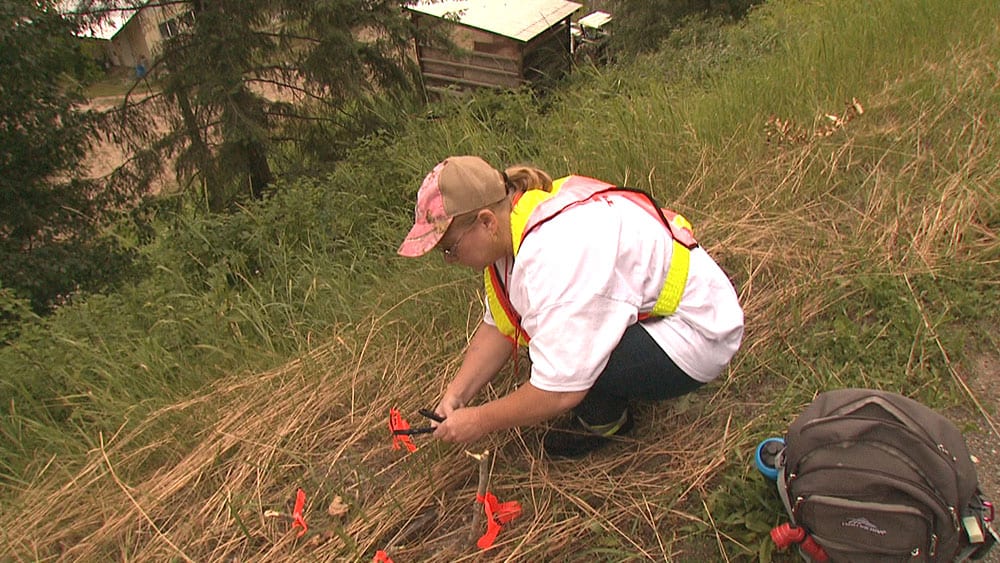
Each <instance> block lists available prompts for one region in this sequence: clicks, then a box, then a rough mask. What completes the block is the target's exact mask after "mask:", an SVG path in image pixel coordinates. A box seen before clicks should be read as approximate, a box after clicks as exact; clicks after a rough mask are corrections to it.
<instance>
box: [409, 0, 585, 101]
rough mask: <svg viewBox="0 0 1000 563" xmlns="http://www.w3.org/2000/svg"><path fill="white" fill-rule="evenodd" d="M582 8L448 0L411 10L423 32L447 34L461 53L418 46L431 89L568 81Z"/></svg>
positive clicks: (533, 0)
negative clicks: (573, 25)
mask: <svg viewBox="0 0 1000 563" xmlns="http://www.w3.org/2000/svg"><path fill="white" fill-rule="evenodd" d="M581 7H582V4H578V3H576V2H568V1H566V0H509V1H501V0H461V1H454V0H452V1H449V0H446V1H433V2H418V3H416V4H414V5H411V6H408V8H407V9H408V10H410V13H411V15H412V17H413V21H414V23H415V24H416V25H417V26H418V27H420V28H422V29H423V30H425V31H428V30H434V31H435V32H438V33H442V32H443V33H444V34H445V36H447V37H448V38H450V40H451V41H452V43H454V45H455V46H456V47H457V48H458V49H457V50H452V49H446V48H441V47H438V46H431V45H426V44H418V45H417V60H418V62H419V63H420V70H421V72H422V74H423V77H424V84H425V86H426V88H427V89H428V90H429V91H431V92H445V91H455V90H458V91H462V90H467V89H471V88H481V87H486V88H516V87H518V86H521V85H523V84H529V83H530V84H537V83H540V82H544V81H546V80H551V79H557V78H560V77H562V76H564V75H565V74H566V73H567V72H569V70H570V67H571V62H572V55H571V51H570V49H571V41H570V18H571V16H572V15H573V14H574V13H575V12H576V11H577V10H579V9H580V8H581Z"/></svg>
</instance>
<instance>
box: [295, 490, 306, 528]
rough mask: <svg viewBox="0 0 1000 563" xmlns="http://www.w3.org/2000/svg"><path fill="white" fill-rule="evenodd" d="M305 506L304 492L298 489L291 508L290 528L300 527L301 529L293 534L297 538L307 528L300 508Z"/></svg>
mask: <svg viewBox="0 0 1000 563" xmlns="http://www.w3.org/2000/svg"><path fill="white" fill-rule="evenodd" d="M305 506H306V492H305V491H303V490H302V489H299V490H298V492H297V493H295V509H294V510H292V529H293V530H294V529H295V528H298V527H302V530H300V531H299V533H298V534H297V535H296V536H295V537H297V538H301V537H302V536H304V535H305V533H306V530H308V529H309V526H307V525H306V519H305V518H303V517H302V509H303V508H305Z"/></svg>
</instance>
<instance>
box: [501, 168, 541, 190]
mask: <svg viewBox="0 0 1000 563" xmlns="http://www.w3.org/2000/svg"><path fill="white" fill-rule="evenodd" d="M504 177H505V178H506V181H507V192H508V193H510V192H526V191H528V190H542V191H545V192H551V191H552V177H551V176H549V175H548V173H546V172H545V171H544V170H539V169H538V168H533V167H530V166H511V167H510V168H508V169H506V170H505V171H504Z"/></svg>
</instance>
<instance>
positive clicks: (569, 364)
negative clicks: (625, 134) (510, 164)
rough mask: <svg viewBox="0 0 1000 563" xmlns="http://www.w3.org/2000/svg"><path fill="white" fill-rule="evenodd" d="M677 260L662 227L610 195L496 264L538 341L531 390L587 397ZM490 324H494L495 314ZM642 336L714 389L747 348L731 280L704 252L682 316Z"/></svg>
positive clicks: (557, 220)
mask: <svg viewBox="0 0 1000 563" xmlns="http://www.w3.org/2000/svg"><path fill="white" fill-rule="evenodd" d="M555 197H559V194H556V196H555ZM672 251H673V244H672V238H671V236H670V233H669V231H668V230H667V229H666V228H665V227H664V225H663V223H662V222H660V221H658V220H657V219H656V218H654V217H653V216H652V215H650V214H649V213H648V212H647V211H645V210H644V209H642V208H641V207H639V206H638V205H635V204H634V203H632V202H630V201H628V200H626V199H624V198H622V197H619V196H611V197H610V198H607V199H604V200H596V201H592V202H588V203H586V204H583V205H577V206H573V207H571V208H569V209H566V210H564V211H563V212H561V213H560V214H558V215H557V216H556V217H554V218H552V219H550V220H549V221H547V222H545V223H543V224H542V225H540V226H538V227H537V228H536V229H534V230H533V231H532V232H531V234H530V235H529V236H527V237H525V239H524V241H523V242H522V244H521V247H520V249H519V252H518V254H517V259H516V261H513V263H511V261H510V260H503V261H501V262H499V263H497V269H498V271H499V272H500V273H501V276H503V278H504V279H503V282H504V285H505V286H506V287H507V290H508V293H509V296H510V301H511V304H512V305H513V306H514V308H515V309H516V310H517V311H518V313H519V314H520V315H521V326H523V327H524V330H525V331H526V332H527V333H528V334H529V335H531V342H530V344H529V353H530V356H531V362H532V368H531V378H530V381H531V384H532V385H534V386H535V387H538V388H539V389H543V390H547V391H560V392H570V391H584V390H587V389H589V388H590V387H591V386H592V385H593V383H594V381H595V380H596V379H597V377H598V376H599V375H600V373H601V372H602V371H603V370H604V368H605V366H606V365H607V362H608V358H609V357H610V355H611V352H612V350H614V348H615V347H616V346H617V345H618V343H619V341H620V340H621V337H622V335H623V334H624V332H625V329H626V328H628V327H629V326H631V325H632V324H634V323H636V322H637V320H638V315H639V312H640V311H649V310H651V309H652V307H653V304H654V303H656V300H657V298H658V297H659V295H660V290H661V289H662V288H663V282H664V280H665V279H666V272H667V269H668V268H669V266H670V256H671V253H672ZM485 321H486V322H487V323H490V324H495V323H494V321H493V318H492V316H491V314H490V311H489V307H487V308H486V316H485ZM643 327H644V328H645V329H646V330H647V332H649V334H650V335H651V336H652V338H653V339H654V340H655V341H656V342H657V344H659V346H660V347H661V348H662V349H663V350H664V351H665V352H666V353H667V355H668V356H669V357H670V358H671V359H672V360H673V361H674V363H676V364H677V366H678V367H680V368H681V369H682V370H684V372H685V373H687V374H688V375H689V376H690V377H692V378H693V379H696V380H698V381H701V382H708V381H711V380H713V379H715V378H716V377H718V376H719V375H720V374H721V373H722V371H723V370H724V369H725V367H726V365H727V364H728V363H729V361H730V360H731V359H732V357H733V355H734V354H735V353H736V351H737V349H738V348H739V346H740V342H741V340H742V338H743V310H742V308H741V307H740V304H739V301H738V299H737V295H736V291H735V289H734V288H733V286H732V283H731V282H730V281H729V279H728V277H727V276H726V274H725V273H724V272H723V271H722V269H721V268H719V266H718V265H717V264H716V263H715V261H714V260H712V258H711V257H710V256H709V255H708V253H707V252H705V251H704V249H702V248H701V247H698V248H696V249H694V250H693V251H692V252H691V262H690V269H689V272H688V280H687V284H686V285H685V288H684V293H683V295H682V297H681V301H680V305H679V306H678V308H677V311H676V312H674V314H672V315H670V316H668V317H659V318H651V319H648V320H645V321H643Z"/></svg>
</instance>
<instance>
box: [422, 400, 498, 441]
mask: <svg viewBox="0 0 1000 563" xmlns="http://www.w3.org/2000/svg"><path fill="white" fill-rule="evenodd" d="M486 432H487V429H486V428H484V427H483V419H482V416H481V413H480V407H466V408H461V409H455V410H453V411H451V414H449V415H448V418H446V419H445V421H444V422H441V423H439V424H438V426H437V430H435V431H434V437H435V438H437V439H439V440H444V441H445V442H457V443H461V444H468V443H470V442H475V441H476V440H478V439H480V438H482V437H483V436H485V435H486Z"/></svg>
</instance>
